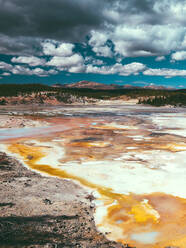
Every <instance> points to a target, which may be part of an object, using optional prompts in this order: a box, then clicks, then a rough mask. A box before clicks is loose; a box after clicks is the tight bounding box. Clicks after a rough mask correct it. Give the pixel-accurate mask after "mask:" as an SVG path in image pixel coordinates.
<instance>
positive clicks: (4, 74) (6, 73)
mask: <svg viewBox="0 0 186 248" xmlns="http://www.w3.org/2000/svg"><path fill="white" fill-rule="evenodd" d="M1 75H2V76H10V75H11V73H9V72H3V73H2V74H1Z"/></svg>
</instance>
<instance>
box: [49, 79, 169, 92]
mask: <svg viewBox="0 0 186 248" xmlns="http://www.w3.org/2000/svg"><path fill="white" fill-rule="evenodd" d="M52 87H57V88H79V89H82V88H87V89H94V90H96V89H99V90H115V89H140V88H144V89H157V90H163V89H166V90H167V89H168V88H166V87H164V86H157V85H148V86H144V87H140V86H133V85H130V84H125V85H117V84H103V83H97V82H92V81H86V80H83V81H79V82H75V83H70V84H58V83H57V84H53V85H52Z"/></svg>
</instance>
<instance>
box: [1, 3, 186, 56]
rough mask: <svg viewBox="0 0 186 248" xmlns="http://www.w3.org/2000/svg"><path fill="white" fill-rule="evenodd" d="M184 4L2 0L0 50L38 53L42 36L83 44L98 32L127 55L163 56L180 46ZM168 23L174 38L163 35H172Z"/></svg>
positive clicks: (96, 46) (97, 46)
mask: <svg viewBox="0 0 186 248" xmlns="http://www.w3.org/2000/svg"><path fill="white" fill-rule="evenodd" d="M185 3H186V1H185V0H169V1H168V0H31V1H29V0H0V53H5V54H17V55H19V54H20V55H22V54H35V55H36V54H37V55H40V54H41V45H40V44H41V41H42V40H43V39H53V40H58V41H66V42H72V43H74V42H84V41H85V38H86V36H87V35H90V34H91V31H92V30H94V31H96V30H97V31H98V32H100V33H103V34H105V36H106V38H107V39H108V40H109V39H110V40H111V41H112V42H113V43H114V44H115V45H116V49H117V51H120V50H121V53H122V54H123V55H124V56H125V55H126V56H130V55H131V56H133V54H134V55H135V54H138V51H145V52H149V54H151V55H152V54H161V51H160V50H161V49H162V54H163V53H164V52H167V51H168V52H169V50H171V49H173V50H176V49H177V46H180V44H181V39H184V23H185V14H186V13H185V12H186V10H185V7H184V6H185ZM166 25H167V27H166ZM170 25H172V30H173V29H174V30H173V31H174V32H173V35H174V37H172V38H170V41H169V40H168V39H165V38H164V35H163V34H164V33H165V36H167V35H169V34H170V35H172V34H171V33H170V31H171V28H170ZM182 27H183V30H181V28H182ZM135 29H136V32H135ZM148 35H149V37H148ZM173 35H172V36H173ZM97 36H98V35H97ZM143 36H144V37H143ZM176 37H178V38H176ZM164 39H165V42H164ZM176 39H177V40H176ZM178 39H179V40H178ZM175 40H176V41H175ZM122 42H123V44H122ZM162 44H163V45H162ZM164 44H165V45H164ZM172 44H175V45H172ZM168 46H169V48H168V49H166V47H168ZM161 47H162V48H161ZM104 49H106V48H105V47H104V44H102V45H98V44H96V45H95V47H94V51H98V53H99V54H100V51H105V50H104ZM107 50H108V48H107Z"/></svg>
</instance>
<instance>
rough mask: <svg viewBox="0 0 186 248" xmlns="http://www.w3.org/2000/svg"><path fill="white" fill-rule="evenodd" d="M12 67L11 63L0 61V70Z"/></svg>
mask: <svg viewBox="0 0 186 248" xmlns="http://www.w3.org/2000/svg"><path fill="white" fill-rule="evenodd" d="M12 68H13V66H12V65H10V64H7V63H5V62H3V61H0V69H1V70H4V71H8V70H11V69H12Z"/></svg>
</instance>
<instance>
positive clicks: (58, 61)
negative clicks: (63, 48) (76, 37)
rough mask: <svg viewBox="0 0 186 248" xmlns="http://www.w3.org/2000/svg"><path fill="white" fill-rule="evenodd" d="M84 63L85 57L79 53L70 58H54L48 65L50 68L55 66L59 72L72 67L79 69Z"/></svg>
mask: <svg viewBox="0 0 186 248" xmlns="http://www.w3.org/2000/svg"><path fill="white" fill-rule="evenodd" d="M83 63H84V60H83V57H82V56H81V55H79V54H77V53H75V54H73V55H72V56H70V57H59V56H54V57H53V58H52V59H51V60H50V61H49V62H48V63H47V65H48V66H55V67H57V68H58V69H59V70H66V69H67V70H68V69H69V68H71V67H79V66H82V65H83Z"/></svg>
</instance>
